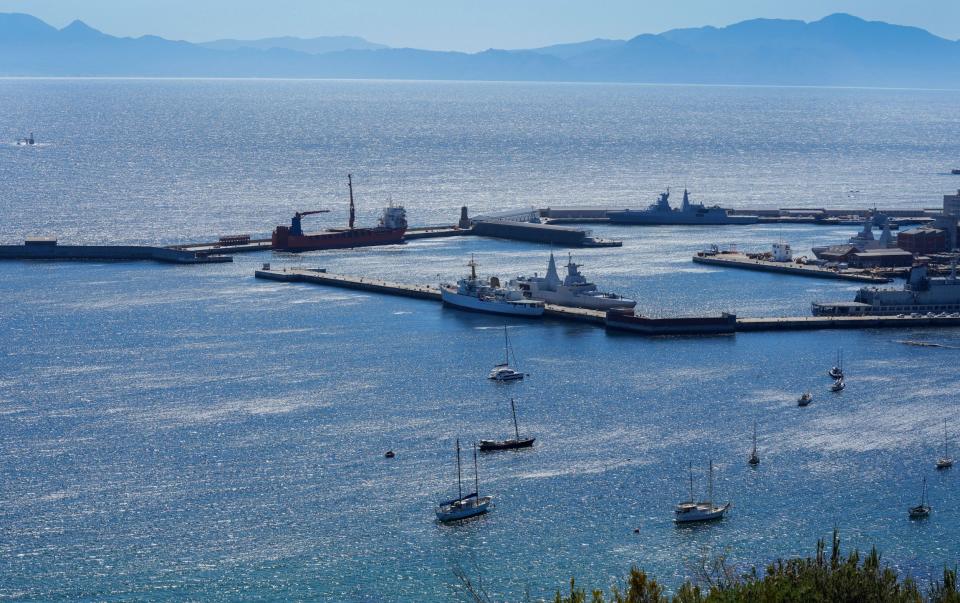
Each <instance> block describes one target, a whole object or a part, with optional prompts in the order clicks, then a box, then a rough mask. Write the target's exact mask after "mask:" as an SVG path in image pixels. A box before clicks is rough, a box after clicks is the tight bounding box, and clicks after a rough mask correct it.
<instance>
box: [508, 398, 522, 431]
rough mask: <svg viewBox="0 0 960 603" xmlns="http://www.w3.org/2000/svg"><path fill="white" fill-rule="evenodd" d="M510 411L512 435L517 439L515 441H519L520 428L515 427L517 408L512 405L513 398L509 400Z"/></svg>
mask: <svg viewBox="0 0 960 603" xmlns="http://www.w3.org/2000/svg"><path fill="white" fill-rule="evenodd" d="M510 410H512V411H513V433H514V434H515V435H516V437H517V441H518V442H519V441H520V426H519V425H517V407H516V405H515V404H514V403H513V398H510Z"/></svg>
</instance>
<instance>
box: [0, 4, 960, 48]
mask: <svg viewBox="0 0 960 603" xmlns="http://www.w3.org/2000/svg"><path fill="white" fill-rule="evenodd" d="M0 12H22V13H28V14H31V15H34V16H36V17H39V18H41V19H43V20H44V21H47V22H48V23H50V24H51V25H54V26H57V27H63V26H65V25H67V24H69V23H70V22H71V21H73V20H74V19H80V20H82V21H84V22H86V23H87V24H88V25H90V26H92V27H95V28H96V29H99V30H101V31H104V32H105V33H108V34H112V35H118V36H140V35H145V34H154V35H159V36H162V37H165V38H171V39H178V40H189V41H191V42H200V41H207V40H213V39H218V38H242V39H252V38H264V37H273V36H281V35H292V36H299V37H314V36H327V35H358V36H362V37H364V38H366V39H368V40H370V41H372V42H379V43H381V44H387V45H389V46H395V47H416V48H427V49H431V50H461V51H468V52H475V51H479V50H484V49H487V48H511V49H512V48H535V47H538V46H546V45H549V44H556V43H562V42H577V41H583V40H589V39H593V38H616V39H627V38H631V37H633V36H635V35H638V34H641V33H659V32H662V31H665V30H668V29H673V28H676V27H698V26H702V25H716V26H723V25H729V24H731V23H736V22H738V21H743V20H745V19H753V18H757V17H765V18H785V19H802V20H804V21H812V20H816V19H819V18H821V17H824V16H826V15H829V14H832V13H836V12H846V13H850V14H853V15H857V16H859V17H863V18H865V19H869V20H878V21H887V22H890V23H896V24H899V25H914V26H917V27H922V28H924V29H927V30H929V31H931V32H933V33H934V34H937V35H939V36H942V37H945V38H949V39H952V40H956V39H958V38H960V0H0Z"/></svg>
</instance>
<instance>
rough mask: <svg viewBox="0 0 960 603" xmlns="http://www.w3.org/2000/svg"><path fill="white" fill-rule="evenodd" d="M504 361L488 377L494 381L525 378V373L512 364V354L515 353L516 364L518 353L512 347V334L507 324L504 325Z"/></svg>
mask: <svg viewBox="0 0 960 603" xmlns="http://www.w3.org/2000/svg"><path fill="white" fill-rule="evenodd" d="M503 350H504V352H503V362H502V363H500V364H498V365H496V366H494V367H493V369H492V370H491V371H490V376H489V377H488V379H493V380H494V381H518V380H520V379H523V378H524V376H525V375H524V374H523V373H522V372H520V371H518V370H517V369H515V368H512V367H511V366H510V355H511V354H513V360H514V364H516V360H517V355H516V354H515V353H513V348H512V347H510V335H509V333H508V332H507V325H503Z"/></svg>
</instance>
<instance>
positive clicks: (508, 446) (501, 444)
mask: <svg viewBox="0 0 960 603" xmlns="http://www.w3.org/2000/svg"><path fill="white" fill-rule="evenodd" d="M510 410H511V411H513V434H514V439H512V440H480V452H491V451H494V450H512V449H515V448H529V447H531V446H533V442H534V440H536V439H537V438H523V439H521V438H520V427H519V426H518V425H517V406H516V404H515V403H514V402H513V398H510Z"/></svg>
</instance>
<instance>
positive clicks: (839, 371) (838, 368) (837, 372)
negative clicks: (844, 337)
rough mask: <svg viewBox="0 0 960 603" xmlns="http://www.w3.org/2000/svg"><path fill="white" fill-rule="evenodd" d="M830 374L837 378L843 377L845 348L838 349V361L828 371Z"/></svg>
mask: <svg viewBox="0 0 960 603" xmlns="http://www.w3.org/2000/svg"><path fill="white" fill-rule="evenodd" d="M827 374H828V375H830V376H831V377H833V378H834V379H835V380H836V379H843V350H838V351H837V363H836V364H835V365H834V366H833V368H832V369H830V370H829V371H828V372H827Z"/></svg>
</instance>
